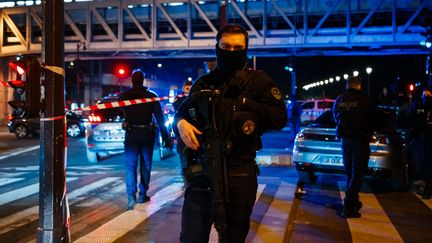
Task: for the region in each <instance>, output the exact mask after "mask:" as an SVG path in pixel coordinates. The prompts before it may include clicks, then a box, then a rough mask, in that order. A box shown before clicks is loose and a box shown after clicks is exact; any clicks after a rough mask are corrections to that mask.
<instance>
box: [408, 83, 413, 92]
mask: <svg viewBox="0 0 432 243" xmlns="http://www.w3.org/2000/svg"><path fill="white" fill-rule="evenodd" d="M409 91H411V92H412V91H414V84H410V85H409Z"/></svg>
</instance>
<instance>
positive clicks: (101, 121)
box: [86, 95, 125, 163]
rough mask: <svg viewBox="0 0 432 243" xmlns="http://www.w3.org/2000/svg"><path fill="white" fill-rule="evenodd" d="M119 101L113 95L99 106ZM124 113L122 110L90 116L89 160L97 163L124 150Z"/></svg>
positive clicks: (100, 102)
mask: <svg viewBox="0 0 432 243" xmlns="http://www.w3.org/2000/svg"><path fill="white" fill-rule="evenodd" d="M114 101H117V96H114V95H111V96H108V97H105V98H104V99H103V100H101V101H98V104H103V103H109V102H114ZM122 122H123V112H122V110H121V109H120V108H118V107H117V108H111V109H104V110H95V111H92V112H91V113H90V114H89V116H88V124H87V129H86V144H87V159H88V161H89V162H90V163H96V162H98V161H100V160H101V157H102V156H107V155H109V154H114V153H120V152H123V150H124V145H123V143H124V139H125V131H124V130H123V129H122Z"/></svg>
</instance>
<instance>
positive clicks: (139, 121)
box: [119, 69, 171, 210]
mask: <svg viewBox="0 0 432 243" xmlns="http://www.w3.org/2000/svg"><path fill="white" fill-rule="evenodd" d="M143 82H144V72H142V71H141V70H140V69H137V70H134V71H133V72H132V88H130V89H128V90H126V91H124V92H123V93H121V94H120V95H119V101H123V100H133V99H141V98H154V97H157V95H156V94H155V93H154V92H152V91H150V90H149V89H148V88H147V87H144V86H143ZM122 110H123V113H124V120H125V121H124V123H123V128H124V129H125V130H126V134H125V141H124V151H125V157H126V192H127V194H128V205H127V209H128V210H132V209H133V208H134V206H135V204H136V203H137V202H138V203H145V202H148V201H149V200H150V197H149V196H148V195H147V190H148V189H149V182H150V171H151V167H152V157H153V148H154V142H155V136H156V135H157V130H156V127H155V124H153V116H154V117H155V118H156V121H157V124H158V126H159V130H160V132H161V134H162V138H163V141H164V143H165V146H168V147H170V146H171V141H170V139H169V136H168V132H167V130H166V127H165V121H164V117H163V114H162V109H161V106H160V103H159V102H150V103H144V104H139V105H133V106H126V107H122ZM138 160H139V162H140V180H139V183H138V187H139V195H138V201H137V200H136V192H137V164H138Z"/></svg>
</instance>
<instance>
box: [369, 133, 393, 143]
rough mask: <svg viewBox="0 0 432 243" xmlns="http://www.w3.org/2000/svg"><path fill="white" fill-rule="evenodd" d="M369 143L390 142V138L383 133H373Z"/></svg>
mask: <svg viewBox="0 0 432 243" xmlns="http://www.w3.org/2000/svg"><path fill="white" fill-rule="evenodd" d="M370 143H379V144H390V139H388V137H387V136H384V135H373V136H372V137H371V139H370Z"/></svg>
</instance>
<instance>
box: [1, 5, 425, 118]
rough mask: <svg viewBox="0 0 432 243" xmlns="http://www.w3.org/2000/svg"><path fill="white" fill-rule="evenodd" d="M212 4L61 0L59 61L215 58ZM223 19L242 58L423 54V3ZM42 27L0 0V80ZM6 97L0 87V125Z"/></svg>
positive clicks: (241, 8) (32, 47)
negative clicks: (245, 34)
mask: <svg viewBox="0 0 432 243" xmlns="http://www.w3.org/2000/svg"><path fill="white" fill-rule="evenodd" d="M219 6H220V0H93V1H91V0H65V11H64V21H65V33H64V46H65V61H73V60H75V59H76V58H77V56H78V55H79V57H80V59H81V60H92V61H93V60H96V61H97V60H109V59H152V58H153V59H160V58H193V57H199V58H208V57H214V52H213V50H214V45H215V36H216V33H217V30H218V28H219V24H220V19H219ZM227 19H228V23H239V24H242V25H243V26H245V27H246V28H247V29H248V31H249V34H250V42H249V43H250V51H249V54H250V55H251V56H266V57H277V56H344V55H350V56H352V55H396V54H419V55H422V54H427V53H429V50H428V49H427V48H425V47H423V46H421V45H420V42H421V41H424V40H425V37H424V36H422V35H421V33H422V32H424V31H425V25H427V24H428V23H429V24H430V23H431V20H432V0H326V1H324V0H231V1H228V3H227ZM42 23H43V19H42V7H41V5H40V1H18V0H5V1H1V2H0V79H1V80H10V79H11V77H12V73H11V71H10V70H9V68H8V67H7V62H8V61H10V60H12V59H13V58H15V56H16V55H27V54H40V52H41V43H42ZM91 65H93V64H91ZM91 65H90V66H91ZM97 65H99V66H101V64H100V63H98V64H96V66H97ZM109 75H111V74H109ZM109 75H108V76H109ZM105 76H106V74H103V73H100V70H99V74H97V73H96V74H94V73H93V74H90V75H88V76H87V78H88V79H85V88H84V90H82V93H85V94H90V96H89V97H90V98H87V101H89V100H91V97H95V96H96V95H95V96H92V92H93V93H94V92H96V93H98V92H99V91H97V89H100V87H101V86H102V85H103V84H104V83H105V82H106V81H108V82H113V80H109V79H113V78H112V77H111V76H112V75H111V76H110V77H111V78H110V77H108V78H107V79H105ZM88 80H90V81H88ZM91 80H93V81H91ZM99 93H100V92H99ZM12 96H13V93H12V91H11V90H10V89H7V88H5V87H0V123H2V122H3V123H4V121H5V118H6V117H7V113H8V109H9V108H8V105H7V103H6V102H7V100H11V99H12ZM86 97H88V95H87V96H86ZM86 103H88V102H86Z"/></svg>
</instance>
